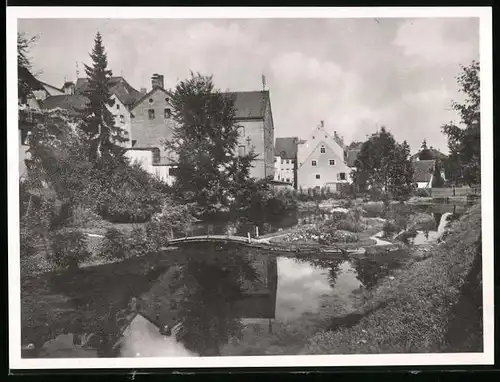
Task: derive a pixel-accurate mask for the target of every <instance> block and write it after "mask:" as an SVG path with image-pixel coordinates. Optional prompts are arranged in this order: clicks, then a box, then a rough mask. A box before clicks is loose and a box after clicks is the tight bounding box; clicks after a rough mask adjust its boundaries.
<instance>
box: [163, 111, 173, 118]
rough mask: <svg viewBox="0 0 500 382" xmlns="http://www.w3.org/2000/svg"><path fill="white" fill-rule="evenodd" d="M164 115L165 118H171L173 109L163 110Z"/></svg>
mask: <svg viewBox="0 0 500 382" xmlns="http://www.w3.org/2000/svg"><path fill="white" fill-rule="evenodd" d="M163 116H164V117H165V119H169V118H170V117H171V116H172V110H170V109H165V110H163Z"/></svg>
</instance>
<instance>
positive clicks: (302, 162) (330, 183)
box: [297, 122, 351, 192]
mask: <svg viewBox="0 0 500 382" xmlns="http://www.w3.org/2000/svg"><path fill="white" fill-rule="evenodd" d="M346 156H347V155H346V151H345V147H344V144H343V142H342V140H341V139H340V137H338V135H337V134H336V133H334V134H333V135H331V134H330V133H328V132H327V131H326V129H325V126H324V123H323V122H321V124H320V125H319V126H318V127H316V128H315V129H314V130H313V132H312V133H311V135H310V136H309V137H308V139H307V140H306V141H303V142H302V141H301V142H299V145H298V152H297V159H298V169H297V180H298V188H299V189H303V190H307V189H311V188H315V189H320V188H326V189H330V190H331V191H333V192H335V191H338V190H339V189H340V186H339V185H341V184H346V183H350V172H351V169H350V168H349V166H347V164H346Z"/></svg>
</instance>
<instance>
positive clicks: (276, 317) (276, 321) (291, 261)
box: [22, 245, 403, 358]
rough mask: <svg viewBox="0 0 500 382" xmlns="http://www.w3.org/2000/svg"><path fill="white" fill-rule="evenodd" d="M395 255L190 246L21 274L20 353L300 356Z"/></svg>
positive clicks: (393, 264) (396, 262)
mask: <svg viewBox="0 0 500 382" xmlns="http://www.w3.org/2000/svg"><path fill="white" fill-rule="evenodd" d="M402 258H403V257H402V256H400V255H399V254H398V255H396V256H393V257H392V259H389V258H385V259H383V261H374V260H373V258H365V259H362V258H359V259H356V260H349V261H346V260H342V259H327V260H325V259H323V260H319V259H313V258H300V259H299V258H293V257H288V256H276V255H274V254H269V253H265V252H260V251H255V250H254V249H252V250H249V249H248V248H245V247H241V246H235V245H228V246H223V247H221V246H217V247H215V246H207V245H204V246H194V245H189V246H186V247H184V248H182V249H179V250H177V251H169V252H163V253H158V254H153V255H151V256H148V257H147V258H142V259H131V260H127V261H125V262H122V263H120V264H115V265H114V266H113V265H103V266H96V267H89V268H84V269H81V270H79V271H77V274H74V275H68V274H55V273H54V274H47V275H45V276H44V277H43V278H42V279H40V278H39V279H27V280H24V282H23V326H22V335H23V345H24V350H23V356H24V357H40V358H57V357H62V358H70V357H71V358H73V357H130V356H143V357H153V356H211V355H257V354H261V355H265V354H289V355H292V354H299V353H300V352H301V351H302V349H303V348H304V346H305V345H306V344H307V341H308V338H310V337H311V336H312V335H313V334H314V333H316V332H317V331H319V330H321V329H324V328H325V327H328V325H330V323H331V322H332V320H333V319H334V318H335V317H344V316H346V315H349V313H352V312H354V311H355V310H356V309H357V307H358V305H359V303H360V302H361V301H362V296H363V294H362V292H363V291H364V290H365V289H367V288H371V287H373V286H374V285H375V284H376V283H377V281H378V279H379V278H380V277H384V276H386V275H388V274H390V272H391V270H392V269H395V268H397V267H399V266H400V265H401V261H402ZM172 328H173V330H172Z"/></svg>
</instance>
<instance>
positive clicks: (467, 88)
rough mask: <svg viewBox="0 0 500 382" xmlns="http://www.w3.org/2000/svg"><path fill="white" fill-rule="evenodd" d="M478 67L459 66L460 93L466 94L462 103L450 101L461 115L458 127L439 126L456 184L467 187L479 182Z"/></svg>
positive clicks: (450, 125)
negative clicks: (447, 149) (460, 68)
mask: <svg viewBox="0 0 500 382" xmlns="http://www.w3.org/2000/svg"><path fill="white" fill-rule="evenodd" d="M479 73H480V66H479V62H477V61H473V62H472V63H471V64H470V65H469V66H466V67H462V73H461V74H460V75H459V76H458V77H457V82H458V85H459V87H460V90H459V91H460V92H461V93H463V94H464V95H465V100H464V101H462V102H453V104H452V106H453V109H454V110H455V111H457V113H458V114H459V116H460V123H459V125H456V124H453V123H449V124H447V125H444V126H443V127H442V131H443V133H444V134H446V135H447V136H448V147H449V149H450V159H449V160H450V161H453V162H454V166H451V167H454V168H455V169H458V170H459V171H457V172H458V174H456V179H455V180H456V181H458V182H462V183H466V184H469V185H471V184H478V183H480V181H481V143H480V136H481V115H480V113H481V111H480V99H481V98H480V77H479Z"/></svg>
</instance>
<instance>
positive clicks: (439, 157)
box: [410, 147, 448, 161]
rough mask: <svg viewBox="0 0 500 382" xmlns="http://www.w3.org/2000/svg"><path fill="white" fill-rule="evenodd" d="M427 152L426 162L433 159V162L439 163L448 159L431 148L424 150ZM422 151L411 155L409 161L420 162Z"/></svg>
mask: <svg viewBox="0 0 500 382" xmlns="http://www.w3.org/2000/svg"><path fill="white" fill-rule="evenodd" d="M425 150H426V151H427V153H426V155H427V156H428V157H429V158H430V159H428V160H431V159H434V160H440V161H443V160H445V159H446V158H448V156H447V155H445V154H443V153H442V152H441V151H439V150H436V149H435V148H433V147H430V148H428V149H425ZM423 151H424V150H423V149H422V150H419V151H418V152H416V153H415V154H413V155H412V156H411V157H410V160H412V161H418V160H420V159H419V158H420V154H422V152H423Z"/></svg>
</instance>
